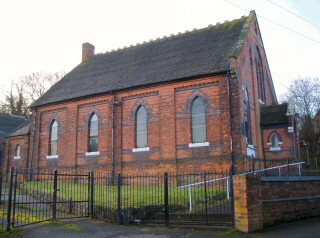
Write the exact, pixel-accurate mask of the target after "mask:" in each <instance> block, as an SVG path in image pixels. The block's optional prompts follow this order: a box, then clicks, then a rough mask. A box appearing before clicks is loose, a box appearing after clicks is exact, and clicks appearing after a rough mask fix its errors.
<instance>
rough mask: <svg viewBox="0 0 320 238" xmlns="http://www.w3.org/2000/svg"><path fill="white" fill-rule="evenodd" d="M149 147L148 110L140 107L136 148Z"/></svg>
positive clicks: (137, 114) (137, 119) (137, 118)
mask: <svg viewBox="0 0 320 238" xmlns="http://www.w3.org/2000/svg"><path fill="white" fill-rule="evenodd" d="M147 145H148V122H147V110H146V109H145V107H144V106H140V107H139V108H138V110H137V113H136V146H137V148H142V147H147Z"/></svg>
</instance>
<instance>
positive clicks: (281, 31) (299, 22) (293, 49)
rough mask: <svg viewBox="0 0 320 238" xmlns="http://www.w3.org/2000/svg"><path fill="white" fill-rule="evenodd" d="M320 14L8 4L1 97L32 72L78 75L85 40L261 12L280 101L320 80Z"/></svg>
mask: <svg viewBox="0 0 320 238" xmlns="http://www.w3.org/2000/svg"><path fill="white" fill-rule="evenodd" d="M274 3H275V4H277V5H279V6H280V7H282V8H280V7H278V6H276V5H275V4H274ZM283 8H284V9H286V10H287V11H286V10H284V9H283ZM319 9H320V0H161V1H160V0H90V1H84V0H55V1H49V0H28V1H25V0H10V1H1V2H0V29H1V34H0V47H1V50H0V52H1V53H0V54H1V56H0V93H1V94H3V92H4V90H8V89H9V88H10V85H11V81H17V80H19V78H20V77H21V76H24V75H29V74H31V73H33V72H39V71H42V72H44V73H54V72H57V71H65V72H69V71H71V70H72V69H73V68H74V67H76V66H77V65H78V64H79V63H80V62H81V53H82V48H81V47H82V43H84V42H90V43H91V44H93V45H95V49H96V50H95V52H96V53H104V52H106V51H110V50H112V49H117V48H119V47H120V48H121V47H124V46H130V45H131V44H136V43H142V42H143V41H148V40H149V39H156V38H157V37H162V36H165V35H170V34H176V33H178V32H184V31H186V30H192V29H194V28H198V29H199V28H203V27H206V26H208V25H209V24H213V25H215V24H216V23H217V22H221V23H222V22H224V21H225V20H232V19H237V18H240V17H241V16H243V15H248V14H249V11H250V10H255V11H256V13H257V15H258V22H259V27H260V31H261V34H262V39H263V43H264V47H265V51H266V54H267V59H268V63H269V67H270V70H271V75H272V79H273V83H274V86H275V89H276V93H277V95H278V97H279V95H281V94H283V93H284V92H285V91H286V89H287V87H288V86H289V84H290V81H291V80H293V79H296V78H298V77H320V14H319V13H318V11H319ZM288 11H290V12H291V13H290V12H288ZM292 13H293V14H292ZM294 14H296V15H298V16H299V17H297V16H295V15H294ZM280 25H281V26H280ZM288 29H289V30H288ZM1 89H2V90H1ZM1 97H3V95H0V99H1Z"/></svg>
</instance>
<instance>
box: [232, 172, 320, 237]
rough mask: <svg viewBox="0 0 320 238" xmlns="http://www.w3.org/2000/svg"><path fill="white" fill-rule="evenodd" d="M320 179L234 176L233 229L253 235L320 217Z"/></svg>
mask: <svg viewBox="0 0 320 238" xmlns="http://www.w3.org/2000/svg"><path fill="white" fill-rule="evenodd" d="M319 185H320V178H319V177H286V178H285V177H283V178H278V177H259V176H256V175H247V176H242V175H237V176H234V203H235V225H236V228H237V229H239V230H241V231H243V232H252V231H255V230H259V229H262V228H263V227H265V226H269V225H273V224H276V223H279V222H283V221H293V220H298V219H301V218H307V217H312V216H318V215H320V186H319Z"/></svg>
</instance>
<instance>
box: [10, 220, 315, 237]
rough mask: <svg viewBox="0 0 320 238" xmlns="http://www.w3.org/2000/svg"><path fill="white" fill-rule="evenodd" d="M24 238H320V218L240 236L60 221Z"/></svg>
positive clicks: (27, 231)
mask: <svg viewBox="0 0 320 238" xmlns="http://www.w3.org/2000/svg"><path fill="white" fill-rule="evenodd" d="M19 229H20V230H22V235H20V236H16V237H23V238H57V237H59V238H60V237H61V238H64V237H66V238H93V237H94V238H106V237H108V238H109V237H110V238H187V237H197V238H209V237H210V238H215V237H224V238H228V237H229V238H231V237H232V238H233V237H237V238H286V237H288V238H289V237H290V238H319V237H320V217H317V218H311V219H306V220H301V221H298V222H291V223H286V224H281V225H278V226H274V227H269V228H267V229H264V230H263V231H260V232H255V233H252V234H243V233H240V232H237V231H234V230H229V231H208V230H193V229H179V228H167V227H144V226H124V225H122V226H119V225H114V224H109V223H106V222H103V221H95V220H91V219H74V220H60V221H58V222H49V223H48V222H47V223H39V224H35V225H29V226H25V227H21V228H19Z"/></svg>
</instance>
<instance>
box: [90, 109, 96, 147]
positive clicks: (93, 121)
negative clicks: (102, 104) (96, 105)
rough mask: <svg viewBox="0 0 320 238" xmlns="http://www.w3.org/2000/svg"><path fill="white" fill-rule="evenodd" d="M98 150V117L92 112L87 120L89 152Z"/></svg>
mask: <svg viewBox="0 0 320 238" xmlns="http://www.w3.org/2000/svg"><path fill="white" fill-rule="evenodd" d="M95 151H98V117H97V115H96V114H95V113H93V114H92V115H91V117H90V120H89V152H95Z"/></svg>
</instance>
